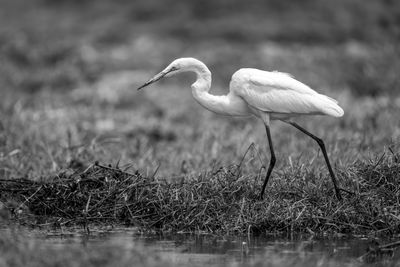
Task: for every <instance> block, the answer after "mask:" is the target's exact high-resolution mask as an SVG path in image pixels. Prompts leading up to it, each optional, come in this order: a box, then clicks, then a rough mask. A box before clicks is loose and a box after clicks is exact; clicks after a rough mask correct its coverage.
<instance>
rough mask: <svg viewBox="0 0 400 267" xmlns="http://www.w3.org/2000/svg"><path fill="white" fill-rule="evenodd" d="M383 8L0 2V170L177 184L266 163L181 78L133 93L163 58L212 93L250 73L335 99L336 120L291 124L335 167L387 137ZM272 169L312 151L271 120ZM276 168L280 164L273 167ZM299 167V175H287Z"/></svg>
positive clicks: (395, 64) (259, 139)
mask: <svg viewBox="0 0 400 267" xmlns="http://www.w3.org/2000/svg"><path fill="white" fill-rule="evenodd" d="M399 41H400V2H399V1H396V0H382V1H378V0H376V1H363V0H336V1H328V0H303V1H281V0H268V1H265V0H263V1H261V0H251V1H239V0H229V1H228V0H221V1H213V0H197V1H184V0H164V1H156V0H137V1H128V0H119V1H111V0H109V1H108V0H96V1H94V0H80V1H77V0H30V1H23V0H0V90H1V99H0V107H1V108H0V111H1V114H0V119H1V120H0V165H2V166H1V167H0V174H1V175H2V176H4V177H21V176H27V177H31V178H35V179H36V178H38V177H42V176H47V175H54V174H55V173H58V172H59V171H60V170H67V169H78V168H82V167H85V166H87V165H88V164H90V163H92V162H94V161H95V160H100V161H101V162H104V163H107V164H113V165H115V164H117V163H118V164H119V166H124V167H126V168H128V167H130V168H131V169H134V170H135V169H139V170H140V171H142V172H144V173H147V174H152V173H154V172H155V170H157V175H159V176H160V177H181V176H186V175H192V174H193V175H194V174H196V173H198V172H203V171H211V172H213V171H215V170H216V169H218V168H220V167H221V166H229V165H232V164H237V163H239V161H240V160H241V159H242V158H243V155H244V154H245V151H246V150H247V148H248V147H249V145H250V144H251V143H252V142H254V143H255V144H256V149H251V151H250V152H249V154H248V155H246V158H245V160H244V163H243V164H244V165H243V166H244V167H245V168H247V170H246V172H245V173H247V174H248V175H254V173H259V170H261V167H262V166H263V165H265V164H266V163H267V162H268V161H267V159H268V158H269V154H268V153H267V151H268V150H267V149H266V148H267V144H266V138H265V133H264V129H263V126H262V124H261V123H260V122H259V121H257V120H256V119H245V120H241V119H233V118H226V117H222V116H218V115H215V114H212V113H211V112H209V111H207V110H204V109H203V108H202V107H200V106H199V105H198V104H197V103H196V102H195V101H194V100H193V98H192V96H191V91H190V84H191V83H192V82H193V81H194V76H193V75H191V74H182V75H180V76H177V77H174V78H171V79H168V80H163V81H162V82H160V83H158V84H156V85H154V86H152V87H149V88H146V89H145V90H143V91H141V92H137V91H136V88H137V87H138V86H139V85H141V84H142V83H144V82H145V81H146V80H147V79H148V78H150V77H151V76H152V75H154V74H155V73H158V72H159V71H160V70H162V69H163V68H164V67H165V66H166V65H167V64H169V63H170V62H171V61H172V60H173V59H175V58H178V57H184V56H191V57H196V58H198V59H200V60H202V61H203V62H204V63H205V64H206V65H207V66H208V67H209V68H210V70H211V72H212V74H213V89H212V90H211V91H212V92H213V93H214V94H225V93H227V91H228V85H229V80H230V77H231V75H232V74H233V73H234V72H235V71H236V70H237V69H239V68H242V67H254V68H260V69H264V70H279V71H283V72H288V73H291V74H293V75H294V76H295V77H296V78H297V79H299V80H300V81H302V82H304V83H306V84H308V85H309V86H310V87H311V88H313V89H315V90H317V91H319V92H321V93H324V94H327V95H328V96H330V97H333V98H335V99H338V100H339V103H340V105H341V106H342V107H343V108H344V110H345V116H344V117H343V118H340V119H334V118H326V117H308V118H303V119H300V120H299V122H298V123H299V124H301V125H303V126H304V127H305V128H307V129H309V130H310V131H311V132H313V133H315V134H316V135H318V136H320V137H322V138H323V139H324V140H326V142H327V144H328V150H329V153H330V156H331V158H332V161H333V162H335V164H336V166H337V167H338V168H348V167H349V166H351V164H353V163H354V162H355V161H356V160H358V159H365V158H368V157H371V155H372V157H375V155H378V154H380V153H382V152H383V151H385V149H386V148H390V149H392V150H396V149H398V148H399V143H400V142H399V141H400V120H399V114H400V112H399V111H400V98H399V90H400V89H399V85H400V79H399V71H400V46H399ZM272 135H273V138H274V140H275V143H276V153H277V155H278V166H279V167H278V168H279V169H280V171H279V170H277V172H282V173H284V172H285V171H287V170H288V169H290V168H292V169H293V168H303V167H304V166H305V167H304V168H311V169H312V168H320V167H322V168H323V166H324V165H323V163H322V161H321V162H320V163H322V164H314V163H313V162H314V161H319V160H320V159H317V153H316V151H317V146H316V145H315V144H314V143H313V142H312V141H311V140H308V139H307V138H306V137H305V136H304V135H302V134H301V133H299V132H298V131H296V130H295V129H294V128H293V129H290V128H288V126H287V125H284V124H282V123H279V122H275V123H273V125H272ZM283 166H284V167H285V168H282V167H283ZM299 166H300V167H299Z"/></svg>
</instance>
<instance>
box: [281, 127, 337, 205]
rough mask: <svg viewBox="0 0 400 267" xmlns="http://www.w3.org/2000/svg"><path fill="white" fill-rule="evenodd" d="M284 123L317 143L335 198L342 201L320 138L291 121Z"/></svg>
mask: <svg viewBox="0 0 400 267" xmlns="http://www.w3.org/2000/svg"><path fill="white" fill-rule="evenodd" d="M285 122H286V123H289V124H291V125H293V126H294V127H296V128H297V129H298V130H300V131H302V132H303V133H305V134H306V135H308V136H309V137H311V138H312V139H314V140H315V141H316V142H317V143H318V145H319V147H320V148H321V150H322V154H323V155H324V158H325V162H326V165H327V166H328V170H329V174H330V175H331V178H332V182H333V186H334V187H335V193H336V197H337V199H338V200H342V195H341V194H340V191H339V188H338V185H337V181H336V176H335V173H334V172H333V170H332V167H331V164H330V162H329V159H328V154H327V153H326V149H325V144H324V141H322V139H321V138H319V137H317V136H315V135H313V134H312V133H310V132H308V131H307V130H306V129H304V128H303V127H301V126H300V125H298V124H297V123H295V122H291V121H285Z"/></svg>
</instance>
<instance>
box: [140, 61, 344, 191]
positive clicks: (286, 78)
mask: <svg viewBox="0 0 400 267" xmlns="http://www.w3.org/2000/svg"><path fill="white" fill-rule="evenodd" d="M184 71H191V72H194V73H196V75H197V79H196V81H195V83H193V84H192V86H191V87H192V94H193V97H194V98H195V99H196V101H197V102H199V103H200V105H202V106H203V107H204V108H206V109H208V110H210V111H213V112H215V113H218V114H222V115H228V116H251V115H254V116H256V117H258V118H260V119H262V120H263V122H264V124H265V126H266V130H267V135H268V141H269V146H270V150H271V162H270V167H269V169H268V172H267V177H266V179H265V182H264V186H263V189H262V192H261V195H263V192H264V189H265V186H266V184H267V182H268V179H269V176H270V174H271V172H272V168H273V166H274V164H275V155H274V151H273V147H272V140H271V134H270V130H269V125H270V120H281V121H284V122H286V123H290V124H292V125H293V126H294V127H296V128H298V129H299V130H301V131H302V132H304V133H306V134H307V135H309V136H310V137H312V138H313V139H314V140H316V141H317V142H318V144H319V145H320V147H321V149H322V150H323V152H324V157H325V160H326V161H327V165H328V169H329V172H330V174H331V177H332V180H333V182H334V185H335V190H336V195H337V197H338V198H339V199H341V196H340V193H339V191H338V188H337V186H336V180H335V177H334V174H333V171H332V169H331V167H330V163H329V160H328V158H327V155H326V152H325V147H324V145H323V142H322V140H321V139H319V138H317V137H315V136H313V135H312V134H310V133H309V132H307V131H306V130H305V129H303V128H301V127H300V126H299V125H297V124H296V123H294V122H292V121H291V119H292V118H293V117H297V116H301V115H329V116H333V117H341V116H343V113H344V112H343V109H342V108H341V107H340V106H339V105H338V104H337V101H336V100H334V99H332V98H330V97H328V96H326V95H322V94H319V93H317V92H316V91H314V90H313V89H311V88H310V87H308V86H307V85H305V84H304V83H302V82H300V81H298V80H296V79H294V78H293V77H292V76H291V75H290V74H287V73H283V72H277V71H272V72H270V71H263V70H258V69H253V68H243V69H239V70H238V71H236V72H235V73H234V74H233V75H232V79H231V82H230V85H229V93H228V94H227V95H221V96H216V95H212V94H210V93H209V91H210V88H211V72H210V70H209V69H208V68H207V66H206V65H205V64H204V63H203V62H201V61H199V60H197V59H194V58H180V59H176V60H175V61H173V62H172V63H171V64H170V65H169V66H168V67H167V68H165V69H164V70H163V71H162V72H160V73H159V74H157V75H156V76H154V77H153V78H152V79H150V80H149V81H148V82H146V83H145V84H144V85H143V86H141V87H140V88H139V89H141V88H143V87H145V86H147V85H149V84H151V83H153V82H156V81H158V80H159V79H161V78H162V77H168V76H171V75H174V74H176V73H179V72H184ZM321 143H322V145H321Z"/></svg>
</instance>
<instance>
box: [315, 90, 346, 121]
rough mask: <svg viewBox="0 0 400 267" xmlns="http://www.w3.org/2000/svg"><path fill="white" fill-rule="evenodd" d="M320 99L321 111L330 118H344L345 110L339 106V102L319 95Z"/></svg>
mask: <svg viewBox="0 0 400 267" xmlns="http://www.w3.org/2000/svg"><path fill="white" fill-rule="evenodd" d="M319 98H320V101H319V103H320V106H319V108H320V110H321V111H322V112H323V113H324V114H326V115H329V116H332V117H342V116H343V114H344V111H343V109H342V108H341V107H340V106H339V105H338V102H337V101H336V100H335V99H333V98H330V97H329V96H326V95H321V94H319Z"/></svg>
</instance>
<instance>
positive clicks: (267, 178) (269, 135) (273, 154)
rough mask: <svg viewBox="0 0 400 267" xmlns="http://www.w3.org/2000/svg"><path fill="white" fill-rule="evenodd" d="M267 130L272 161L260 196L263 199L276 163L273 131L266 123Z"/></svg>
mask: <svg viewBox="0 0 400 267" xmlns="http://www.w3.org/2000/svg"><path fill="white" fill-rule="evenodd" d="M265 130H267V137H268V144H269V149H270V151H271V160H270V162H269V167H268V171H267V176H266V177H265V180H264V184H263V187H262V189H261V194H260V198H261V199H262V198H263V197H264V191H265V187H266V186H267V183H268V180H269V177H270V176H271V172H272V169H273V168H274V166H275V162H276V158H275V152H274V147H273V146H272V139H271V131H270V130H269V126H268V125H267V124H266V123H265Z"/></svg>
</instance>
